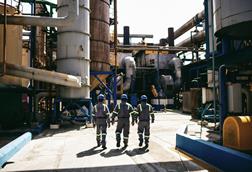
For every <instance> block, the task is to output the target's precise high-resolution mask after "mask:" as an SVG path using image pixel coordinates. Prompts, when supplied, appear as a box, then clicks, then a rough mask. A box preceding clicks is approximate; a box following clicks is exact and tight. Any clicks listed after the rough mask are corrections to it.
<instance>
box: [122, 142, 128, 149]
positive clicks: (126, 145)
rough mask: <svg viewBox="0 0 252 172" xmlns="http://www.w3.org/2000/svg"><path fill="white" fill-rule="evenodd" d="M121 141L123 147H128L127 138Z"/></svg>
mask: <svg viewBox="0 0 252 172" xmlns="http://www.w3.org/2000/svg"><path fill="white" fill-rule="evenodd" d="M123 143H124V147H125V148H126V147H128V141H127V140H124V141H123Z"/></svg>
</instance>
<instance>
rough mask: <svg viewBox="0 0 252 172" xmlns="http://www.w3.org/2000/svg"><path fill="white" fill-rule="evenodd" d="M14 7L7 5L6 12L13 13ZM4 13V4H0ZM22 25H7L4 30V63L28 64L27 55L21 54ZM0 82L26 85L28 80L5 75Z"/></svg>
mask: <svg viewBox="0 0 252 172" xmlns="http://www.w3.org/2000/svg"><path fill="white" fill-rule="evenodd" d="M15 12H16V8H15V7H12V6H9V5H8V6H7V14H10V15H14V14H15ZM3 13H4V6H3V4H0V14H3ZM22 29H23V26H18V25H7V30H6V63H10V64H18V65H22V66H28V64H29V57H28V56H27V55H26V54H24V55H22ZM3 37H4V36H3V25H2V24H1V25H0V62H2V61H3ZM0 83H3V84H10V85H18V86H23V87H27V86H28V83H29V80H27V79H22V78H18V77H13V76H8V75H5V76H3V77H0Z"/></svg>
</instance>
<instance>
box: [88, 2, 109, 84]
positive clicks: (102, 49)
mask: <svg viewBox="0 0 252 172" xmlns="http://www.w3.org/2000/svg"><path fill="white" fill-rule="evenodd" d="M109 5H110V4H109V0H91V1H90V10H91V13H90V33H91V39H90V44H91V47H90V58H91V66H90V67H91V71H110V63H109V51H110V46H109ZM100 77H101V78H105V76H100ZM94 84H95V79H94V78H91V85H92V88H94V87H95V86H94ZM96 84H98V83H96ZM96 84H95V85H96Z"/></svg>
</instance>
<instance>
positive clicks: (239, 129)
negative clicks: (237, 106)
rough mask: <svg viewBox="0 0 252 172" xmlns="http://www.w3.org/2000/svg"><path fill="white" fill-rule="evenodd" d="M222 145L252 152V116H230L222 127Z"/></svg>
mask: <svg viewBox="0 0 252 172" xmlns="http://www.w3.org/2000/svg"><path fill="white" fill-rule="evenodd" d="M223 145H224V146H227V147H230V148H234V149H238V150H252V116H230V117H227V118H226V119H225V121H224V125H223Z"/></svg>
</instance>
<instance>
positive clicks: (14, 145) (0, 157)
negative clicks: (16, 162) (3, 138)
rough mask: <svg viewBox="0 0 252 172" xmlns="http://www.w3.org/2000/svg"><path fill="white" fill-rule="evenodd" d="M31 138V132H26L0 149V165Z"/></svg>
mask: <svg viewBox="0 0 252 172" xmlns="http://www.w3.org/2000/svg"><path fill="white" fill-rule="evenodd" d="M31 139H32V134H31V133H30V132H26V133H24V134H23V135H21V136H20V137H18V138H17V139H15V140H13V141H12V142H10V143H9V144H7V145H5V146H4V147H2V148H1V149H0V167H2V166H3V165H4V163H6V162H7V161H8V160H9V159H10V158H11V157H12V156H13V155H15V154H16V153H17V152H18V151H19V150H21V149H22V148H23V147H24V146H25V145H26V144H27V143H29V142H30V141H31Z"/></svg>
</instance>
